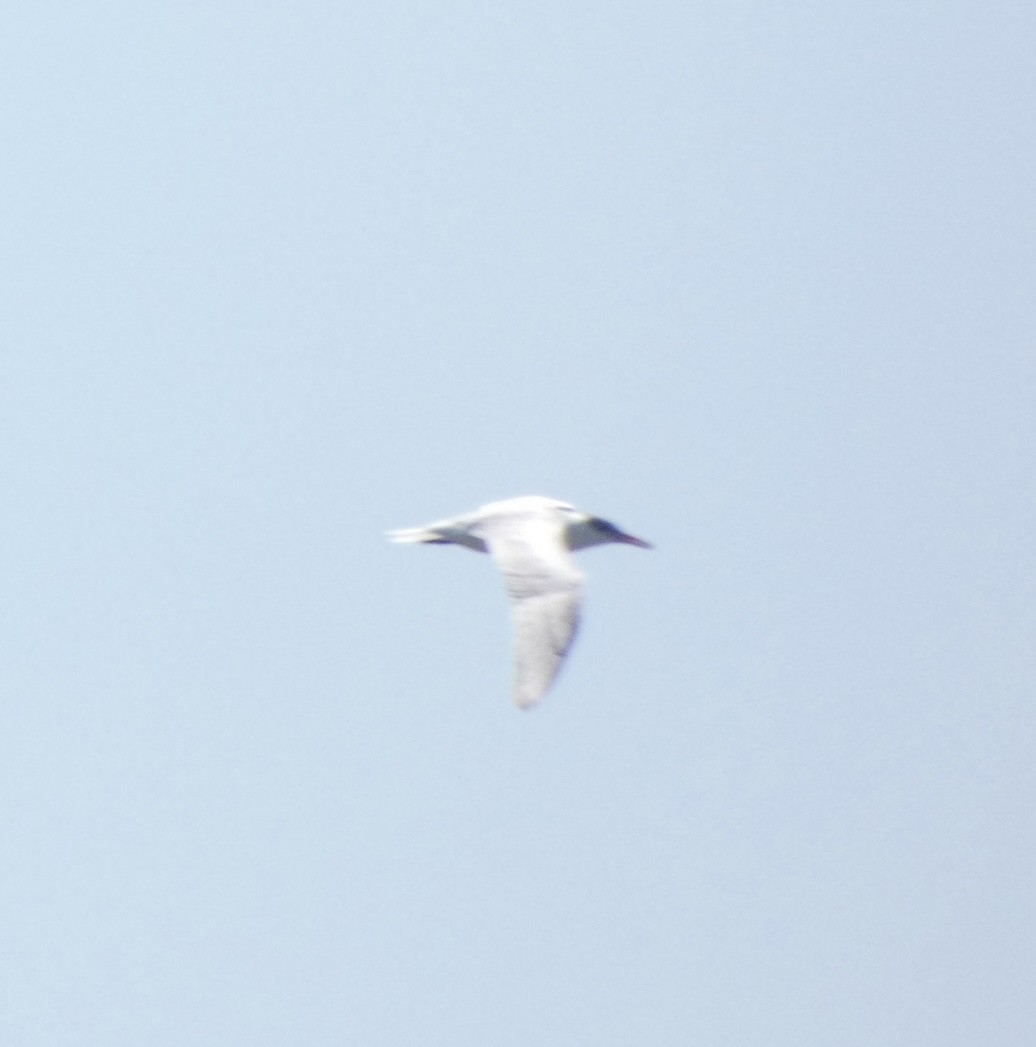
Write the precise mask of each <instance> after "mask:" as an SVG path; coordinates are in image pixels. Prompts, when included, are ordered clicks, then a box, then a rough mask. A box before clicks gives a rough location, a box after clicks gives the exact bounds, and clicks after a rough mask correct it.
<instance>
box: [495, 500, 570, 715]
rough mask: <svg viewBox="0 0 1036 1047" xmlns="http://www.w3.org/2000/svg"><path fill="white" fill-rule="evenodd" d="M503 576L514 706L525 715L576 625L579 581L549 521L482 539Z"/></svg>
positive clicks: (548, 682)
mask: <svg viewBox="0 0 1036 1047" xmlns="http://www.w3.org/2000/svg"><path fill="white" fill-rule="evenodd" d="M486 541H487V544H488V545H489V551H490V552H491V553H492V555H493V559H495V560H496V562H497V566H499V568H500V570H501V572H502V573H503V576H504V584H505V585H506V586H507V592H508V595H509V596H510V597H511V605H512V608H513V618H514V653H515V689H514V700H515V702H516V704H517V705H518V706H519V707H521V708H523V709H527V708H529V707H530V706H533V705H535V704H536V703H537V702H538V701H539V700H540V699H541V698H542V697H543V695H544V694H545V693H546V691H547V689H548V688H549V687H550V685H551V683H552V682H553V680H554V677H555V676H556V675H557V673H558V670H559V669H560V668H561V663H562V662H563V660H564V658H565V655H566V653H567V652H568V649H569V647H570V646H571V645H572V640H573V638H574V637H575V634H576V626H577V625H578V624H579V607H580V603H581V602H582V596H583V575H582V573H581V572H580V571H579V570H578V569H577V568H576V566H575V564H574V563H573V562H572V558H571V557H570V556H569V554H568V550H567V549H566V548H565V546H564V543H563V540H562V530H561V526H560V525H559V524H557V523H556V522H554V521H551V520H540V519H537V520H533V521H523V523H522V526H521V527H520V528H513V527H510V528H506V529H503V528H502V529H501V530H500V531H499V532H497V533H493V532H492V531H490V532H489V533H487V534H486Z"/></svg>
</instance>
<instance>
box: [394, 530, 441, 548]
mask: <svg viewBox="0 0 1036 1047" xmlns="http://www.w3.org/2000/svg"><path fill="white" fill-rule="evenodd" d="M386 533H387V535H388V540H389V541H390V542H426V543H432V544H434V543H438V544H444V543H448V542H449V541H450V539H449V538H446V537H444V536H443V534H442V532H441V531H439V530H438V529H437V528H435V527H404V528H402V529H401V530H398V531H388V532H386Z"/></svg>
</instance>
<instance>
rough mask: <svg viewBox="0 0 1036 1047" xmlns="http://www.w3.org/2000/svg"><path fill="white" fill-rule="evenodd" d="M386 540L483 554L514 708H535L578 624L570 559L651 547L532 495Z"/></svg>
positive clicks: (578, 598)
mask: <svg viewBox="0 0 1036 1047" xmlns="http://www.w3.org/2000/svg"><path fill="white" fill-rule="evenodd" d="M389 537H390V539H391V540H392V541H394V542H421V543H428V544H434V545H447V544H448V545H462V546H464V547H465V548H467V549H472V550H474V551H475V552H480V553H489V554H491V555H492V557H493V559H494V560H495V561H496V563H497V566H498V567H499V568H500V570H501V572H502V573H503V576H504V584H505V586H506V588H507V592H508V595H509V596H510V598H511V604H512V608H513V614H514V636H515V669H516V673H515V694H514V699H515V702H516V703H517V704H518V705H519V706H520V707H521V708H523V709H527V708H529V707H530V706H533V705H535V704H536V703H537V702H539V700H540V699H541V698H542V697H543V695H544V694H545V693H546V691H547V689H548V688H549V687H550V685H551V683H552V682H553V680H554V677H555V676H556V675H557V673H558V670H559V669H560V668H561V664H562V662H563V660H564V657H565V655H566V653H567V652H568V649H569V647H570V646H571V644H572V640H573V638H574V637H575V632H576V627H577V626H578V624H579V609H580V605H581V603H582V596H583V574H582V572H581V571H580V570H579V569H578V568H577V567H576V565H575V562H574V561H573V559H572V556H571V553H572V552H573V551H575V550H577V549H586V548H589V547H590V546H593V545H604V544H606V543H609V542H622V543H625V544H627V545H636V546H639V547H640V548H642V549H650V548H651V546H650V545H649V544H648V543H647V542H645V541H643V540H641V539H640V538H634V537H633V535H630V534H626V533H625V532H624V531H620V530H619V528H617V527H616V526H615V525H614V524H611V523H609V522H608V521H607V520H602V519H601V518H600V517H597V516H591V515H590V514H589V513H584V512H582V511H581V510H579V509H576V508H575V507H574V506H572V505H569V504H568V503H567V502H559V501H557V500H555V499H553V498H543V497H541V496H539V495H528V496H525V497H522V498H509V499H507V500H506V501H502V502H492V503H490V504H489V505H484V506H482V508H481V509H476V510H475V511H474V512H472V513H467V514H465V515H463V516H456V517H453V518H451V519H448V520H439V521H438V522H436V523H433V524H429V525H428V526H427V527H413V528H409V529H406V530H402V531H391V532H390V533H389Z"/></svg>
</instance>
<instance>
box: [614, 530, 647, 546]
mask: <svg viewBox="0 0 1036 1047" xmlns="http://www.w3.org/2000/svg"><path fill="white" fill-rule="evenodd" d="M615 537H616V538H617V539H618V540H619V541H620V542H622V543H623V544H624V545H635V546H636V547H637V548H638V549H654V546H653V545H652V544H651V543H650V542H645V541H644V539H643V538H636V537H634V536H633V535H632V534H626V533H625V532H623V533H621V534H617V535H616V536H615Z"/></svg>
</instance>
